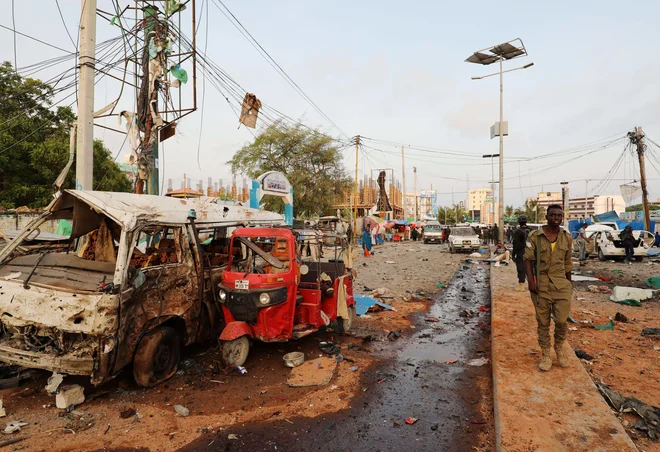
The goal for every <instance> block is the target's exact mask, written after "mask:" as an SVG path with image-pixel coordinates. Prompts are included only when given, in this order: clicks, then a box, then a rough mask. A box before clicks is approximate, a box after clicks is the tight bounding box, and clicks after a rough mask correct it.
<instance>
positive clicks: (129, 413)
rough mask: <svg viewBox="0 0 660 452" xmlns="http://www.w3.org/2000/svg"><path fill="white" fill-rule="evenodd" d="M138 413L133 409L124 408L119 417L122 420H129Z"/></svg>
mask: <svg viewBox="0 0 660 452" xmlns="http://www.w3.org/2000/svg"><path fill="white" fill-rule="evenodd" d="M136 413H137V411H136V410H135V408H133V407H129V408H124V409H123V410H121V412H120V413H119V417H120V418H122V419H128V418H129V417H133V416H135V414H136Z"/></svg>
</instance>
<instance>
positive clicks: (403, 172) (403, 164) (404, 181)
mask: <svg viewBox="0 0 660 452" xmlns="http://www.w3.org/2000/svg"><path fill="white" fill-rule="evenodd" d="M401 174H402V179H403V220H404V221H405V220H406V198H407V196H406V161H405V158H404V156H403V146H401Z"/></svg>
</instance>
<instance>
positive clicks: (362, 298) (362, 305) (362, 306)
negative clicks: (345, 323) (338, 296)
mask: <svg viewBox="0 0 660 452" xmlns="http://www.w3.org/2000/svg"><path fill="white" fill-rule="evenodd" d="M353 298H355V313H356V314H357V315H363V314H366V312H367V311H368V310H369V308H370V307H372V306H374V305H378V306H381V307H383V308H385V309H387V310H388V311H392V310H393V309H394V308H393V307H392V306H390V305H389V304H386V303H383V302H382V301H378V300H376V299H375V298H374V297H372V296H370V295H353Z"/></svg>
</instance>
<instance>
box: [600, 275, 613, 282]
mask: <svg viewBox="0 0 660 452" xmlns="http://www.w3.org/2000/svg"><path fill="white" fill-rule="evenodd" d="M596 278H598V279H600V280H601V281H605V282H608V281H612V278H610V277H608V276H601V275H596Z"/></svg>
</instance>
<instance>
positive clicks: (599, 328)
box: [594, 319, 614, 330]
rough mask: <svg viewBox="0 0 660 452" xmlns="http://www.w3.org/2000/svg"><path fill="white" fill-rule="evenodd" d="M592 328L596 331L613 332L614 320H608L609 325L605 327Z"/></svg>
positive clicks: (595, 326)
mask: <svg viewBox="0 0 660 452" xmlns="http://www.w3.org/2000/svg"><path fill="white" fill-rule="evenodd" d="M594 328H595V329H597V330H613V329H614V320H612V319H610V323H608V324H606V325H594Z"/></svg>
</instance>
